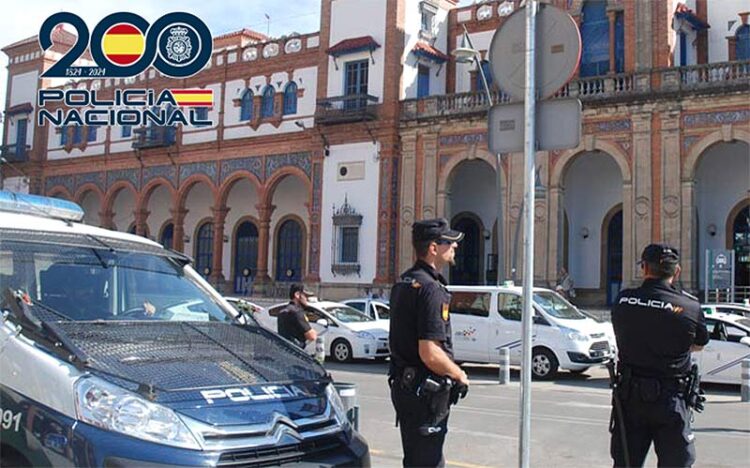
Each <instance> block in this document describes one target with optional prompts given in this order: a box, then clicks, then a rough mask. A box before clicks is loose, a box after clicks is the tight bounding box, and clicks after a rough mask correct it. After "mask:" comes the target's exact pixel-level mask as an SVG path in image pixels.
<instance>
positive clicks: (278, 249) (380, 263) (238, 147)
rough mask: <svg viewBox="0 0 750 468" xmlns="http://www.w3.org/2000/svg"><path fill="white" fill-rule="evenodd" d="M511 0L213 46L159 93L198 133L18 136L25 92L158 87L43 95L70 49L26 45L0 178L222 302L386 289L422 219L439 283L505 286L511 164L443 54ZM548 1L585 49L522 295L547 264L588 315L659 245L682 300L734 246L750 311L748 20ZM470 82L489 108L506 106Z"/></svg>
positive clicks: (514, 174)
mask: <svg viewBox="0 0 750 468" xmlns="http://www.w3.org/2000/svg"><path fill="white" fill-rule="evenodd" d="M520 3H521V2H520V1H517V0H516V1H511V0H507V1H486V2H477V4H475V5H472V6H467V7H458V6H457V5H456V3H455V2H454V1H452V0H321V24H320V30H319V31H318V32H315V33H312V34H306V35H298V34H289V35H288V36H284V37H281V38H269V37H265V36H264V35H262V34H259V33H257V32H254V31H251V30H247V29H239V30H237V31H235V32H232V33H229V34H224V35H220V36H216V37H214V44H213V47H214V51H213V56H212V59H211V62H210V66H207V67H206V68H205V69H204V70H203V71H201V72H200V73H198V74H197V75H195V76H193V77H191V78H189V79H186V80H179V83H178V84H177V85H178V86H179V87H183V88H187V87H193V88H195V87H200V88H206V89H212V90H213V93H214V102H213V106H212V107H211V108H210V109H208V112H207V115H206V117H208V118H209V119H210V120H212V121H213V122H214V125H212V126H201V127H184V128H183V127H175V128H171V127H169V128H160V127H148V128H130V127H127V126H123V127H117V126H113V127H108V128H100V129H99V130H98V131H97V130H96V129H95V128H94V127H90V128H87V127H83V126H81V127H78V126H74V127H67V128H65V127H54V126H42V127H40V126H37V125H36V112H37V110H38V109H37V108H36V92H37V90H38V89H39V88H42V87H52V86H64V87H86V88H87V89H97V90H98V91H99V92H100V93H101V94H102V95H105V96H106V95H107V94H108V93H110V94H111V93H113V91H114V90H115V89H125V88H129V87H138V88H154V89H164V88H168V87H174V86H176V84H175V82H174V80H167V79H166V78H164V77H162V76H161V75H160V74H159V73H158V72H156V71H154V70H149V71H147V72H144V73H142V74H141V75H139V76H137V77H135V78H132V79H124V80H123V79H105V80H83V81H78V82H71V83H55V82H52V81H51V80H45V79H40V78H39V76H40V74H41V73H42V71H43V70H45V69H47V68H48V67H50V66H51V65H52V64H53V63H54V62H55V61H56V60H57V59H59V58H60V56H61V52H64V51H65V50H66V49H67V48H68V47H70V46H71V45H72V44H73V42H74V37H72V36H71V34H70V33H68V32H66V31H65V30H58V31H56V33H55V44H56V45H55V46H54V47H53V48H52V49H51V50H48V51H47V52H44V53H43V51H41V50H40V48H39V44H38V42H37V38H36V37H32V38H29V39H26V40H22V41H19V42H16V43H14V44H10V45H7V46H6V47H5V48H3V52H5V54H6V55H7V56H8V58H9V65H8V70H9V76H8V93H7V99H6V103H5V119H4V130H5V132H4V135H5V138H4V141H3V147H2V154H3V157H4V158H6V160H8V161H10V164H4V165H3V166H2V177H3V180H2V183H3V185H4V187H5V188H6V189H11V190H20V191H30V192H32V193H40V194H46V195H51V196H57V197H62V198H67V199H70V200H74V201H76V202H77V203H79V204H81V206H82V207H83V208H84V210H85V212H86V222H88V223H91V224H97V225H101V226H105V227H108V228H112V229H118V230H123V231H131V232H134V233H137V234H140V235H144V236H148V237H150V238H153V239H155V240H157V241H159V242H162V243H163V244H165V245H168V246H170V247H172V248H175V249H177V250H181V251H184V252H186V253H188V254H190V255H192V256H193V257H194V258H195V264H196V267H197V270H198V271H199V272H201V273H202V274H204V275H206V276H207V277H209V278H210V280H211V281H212V282H213V283H214V284H216V285H217V286H219V287H221V288H223V289H224V290H226V291H227V292H231V293H233V294H249V293H251V292H253V293H259V292H262V293H271V294H273V293H278V292H280V291H283V290H284V289H285V287H286V285H287V284H288V282H290V281H298V280H303V281H306V282H309V283H312V284H314V285H317V286H318V287H319V288H320V292H321V295H323V296H326V297H331V298H340V297H345V296H352V295H361V294H364V293H366V292H367V291H369V290H372V288H375V290H377V289H379V288H383V289H387V288H388V287H389V285H390V283H391V282H392V281H393V279H394V278H395V277H396V275H397V274H398V272H399V271H400V270H403V269H405V268H406V267H407V266H408V265H409V264H410V263H411V262H412V260H413V258H412V253H411V246H410V241H409V240H410V228H411V223H412V222H413V221H414V220H415V219H418V218H424V217H434V216H444V217H446V218H448V219H449V220H450V221H451V223H452V224H453V225H454V226H455V227H457V228H459V229H461V230H462V231H464V232H466V234H467V235H466V240H465V241H464V242H463V243H462V244H461V247H460V249H459V252H458V262H457V265H456V267H454V268H452V269H451V271H450V272H448V273H449V274H450V280H451V282H453V283H464V284H484V283H488V282H494V281H496V278H497V276H498V258H500V259H501V260H500V263H501V264H500V265H499V269H500V276H501V277H502V278H517V279H518V280H519V281H520V278H521V274H522V272H521V268H520V267H521V266H522V265H523V258H522V244H523V239H522V233H523V230H522V229H520V228H519V220H521V219H522V212H523V209H524V208H523V186H522V180H523V179H522V173H523V158H522V155H520V154H503V155H499V156H497V155H493V154H491V153H490V152H489V151H488V149H487V122H486V116H487V109H488V100H487V97H486V93H485V91H484V89H483V85H482V82H481V79H480V76H479V73H478V69H477V66H476V65H474V64H463V63H457V62H456V60H455V59H454V57H453V56H452V55H451V52H452V51H453V50H454V49H455V48H457V47H459V46H461V45H462V42H463V39H462V38H463V34H464V28H465V30H466V31H468V34H469V37H470V39H471V42H472V43H473V45H474V47H475V48H477V49H478V50H479V51H480V53H481V54H482V57H484V58H486V54H487V49H488V48H489V44H490V41H491V39H492V35H493V33H494V31H495V29H496V28H497V27H498V26H500V25H501V24H502V23H503V21H505V19H506V18H507V16H508V15H509V14H511V13H512V12H513V11H515V10H516V9H517V8H518V7H519V6H520V5H519V4H520ZM551 3H553V4H555V5H556V6H558V7H560V8H563V9H566V10H567V11H568V12H569V13H570V14H571V15H572V16H573V17H574V19H575V20H576V22H577V23H578V24H579V27H580V31H581V37H582V60H581V66H580V69H579V72H578V73H577V75H576V76H575V77H574V79H573V80H572V81H571V82H570V83H569V84H568V85H566V86H565V87H564V88H563V89H562V90H560V91H559V92H558V96H577V97H579V98H580V99H581V100H582V101H583V134H582V138H581V144H580V146H579V147H578V148H575V149H571V150H565V151H552V152H539V153H538V154H537V168H538V177H537V184H536V187H535V188H536V190H535V193H536V197H535V198H536V199H535V204H536V206H535V216H536V226H535V229H536V238H535V246H536V253H535V280H536V282H538V283H539V284H540V285H550V284H554V282H555V280H556V278H557V274H558V271H559V269H560V268H561V267H566V268H567V269H568V270H569V271H570V272H571V275H572V277H573V279H574V281H575V285H576V289H577V290H578V292H579V297H580V299H579V300H580V301H582V302H584V303H599V304H603V303H605V302H607V301H609V300H611V298H612V297H613V296H614V295H615V294H616V292H617V291H618V290H619V289H620V288H621V287H623V286H626V285H630V284H633V283H634V282H637V281H638V280H639V274H640V272H639V270H638V268H637V267H636V265H635V261H636V260H637V257H638V254H639V252H640V250H641V249H642V248H643V247H644V246H645V245H646V244H648V243H650V242H652V241H657V240H663V241H667V242H670V243H672V244H674V245H676V246H677V247H678V248H679V249H680V251H681V254H682V257H683V274H682V282H683V285H684V287H686V288H687V289H691V290H694V291H697V290H699V289H700V288H701V285H702V284H703V275H704V273H703V271H704V268H705V260H704V258H705V257H704V255H705V251H706V249H734V250H735V253H736V272H737V274H736V278H735V282H736V284H737V286H738V293H739V294H744V295H745V297H746V296H748V295H750V213H749V211H750V25H748V16H749V15H750V8H748V7H747V4H746V2H744V1H743V0H721V1H719V0H688V1H686V2H684V3H679V2H676V1H673V0H665V1H659V2H652V1H649V0H632V1H630V0H606V1H605V0H586V1H581V0H558V1H553V2H551ZM237 27H238V28H240V27H242V25H237ZM83 60H84V61H85V60H86V59H85V57H84V59H83ZM482 66H483V67H484V69H485V70H486V71H487V72H489V75H490V76H489V79H490V87H491V90H492V95H493V100H494V101H495V102H501V101H505V100H507V97H506V96H505V95H503V94H502V93H501V91H500V89H499V88H498V87H497V84H496V83H493V80H492V77H491V72H490V67H489V64H488V63H486V61H482ZM498 171H499V179H500V184H499V185H500V187H501V192H500V193H498V191H497V187H498ZM498 202H500V203H502V207H501V209H500V210H499V211H500V212H501V213H502V217H501V222H500V234H502V235H501V238H502V242H498V223H497V218H498V215H497V213H498ZM499 244H502V252H501V255H499V256H498V245H499ZM251 289H252V291H251Z"/></svg>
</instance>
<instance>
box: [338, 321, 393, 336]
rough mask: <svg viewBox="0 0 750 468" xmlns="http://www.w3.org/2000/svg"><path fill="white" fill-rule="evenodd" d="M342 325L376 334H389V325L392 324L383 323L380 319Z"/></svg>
mask: <svg viewBox="0 0 750 468" xmlns="http://www.w3.org/2000/svg"><path fill="white" fill-rule="evenodd" d="M342 325H344V326H345V327H348V328H350V329H352V330H354V331H367V332H370V333H372V334H373V335H376V336H380V335H385V336H388V326H389V325H390V324H386V323H383V322H381V321H379V320H373V321H372V322H347V323H343V324H342Z"/></svg>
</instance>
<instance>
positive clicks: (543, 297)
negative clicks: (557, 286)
mask: <svg viewBox="0 0 750 468" xmlns="http://www.w3.org/2000/svg"><path fill="white" fill-rule="evenodd" d="M534 302H535V303H536V304H537V305H538V306H540V307H541V308H542V309H544V311H545V312H547V313H548V314H549V315H550V316H552V317H554V318H558V319H563V320H583V319H585V318H586V316H585V315H583V314H582V313H581V312H580V311H579V310H578V309H576V308H575V306H573V305H572V304H571V303H569V302H568V301H566V300H565V299H563V298H562V296H560V295H559V294H557V293H556V292H554V291H537V292H535V293H534Z"/></svg>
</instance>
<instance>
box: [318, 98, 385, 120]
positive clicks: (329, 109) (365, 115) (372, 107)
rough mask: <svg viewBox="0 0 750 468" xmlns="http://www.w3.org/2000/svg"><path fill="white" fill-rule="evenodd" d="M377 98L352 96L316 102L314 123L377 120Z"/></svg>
mask: <svg viewBox="0 0 750 468" xmlns="http://www.w3.org/2000/svg"><path fill="white" fill-rule="evenodd" d="M377 104H378V98H377V97H375V96H370V95H369V94H352V95H348V96H337V97H331V98H327V99H320V100H318V108H317V110H316V111H315V121H316V123H319V124H339V123H349V122H363V121H370V120H375V119H376V118H377V116H378V115H377V107H376V105H377Z"/></svg>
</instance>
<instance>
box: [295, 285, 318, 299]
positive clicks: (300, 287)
mask: <svg viewBox="0 0 750 468" xmlns="http://www.w3.org/2000/svg"><path fill="white" fill-rule="evenodd" d="M298 292H299V293H302V294H304V295H305V296H307V297H310V296H314V295H315V293H314V292H312V291H308V290H307V289H305V285H303V284H299V283H294V284H292V285H291V286H290V287H289V299H294V295H295V294H296V293H298Z"/></svg>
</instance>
